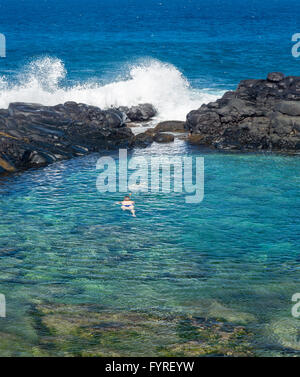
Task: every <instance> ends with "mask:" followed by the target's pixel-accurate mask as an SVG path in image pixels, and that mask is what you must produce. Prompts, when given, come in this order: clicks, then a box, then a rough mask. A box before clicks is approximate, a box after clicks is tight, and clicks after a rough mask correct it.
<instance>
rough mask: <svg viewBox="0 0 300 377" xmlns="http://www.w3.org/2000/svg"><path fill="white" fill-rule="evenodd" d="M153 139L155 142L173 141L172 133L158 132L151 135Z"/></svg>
mask: <svg viewBox="0 0 300 377" xmlns="http://www.w3.org/2000/svg"><path fill="white" fill-rule="evenodd" d="M153 140H154V141H156V142H157V143H171V142H172V141H174V135H172V134H167V133H163V132H159V133H157V134H156V135H155V136H154V137H153Z"/></svg>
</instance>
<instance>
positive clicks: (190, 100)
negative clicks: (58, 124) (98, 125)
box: [0, 57, 221, 120]
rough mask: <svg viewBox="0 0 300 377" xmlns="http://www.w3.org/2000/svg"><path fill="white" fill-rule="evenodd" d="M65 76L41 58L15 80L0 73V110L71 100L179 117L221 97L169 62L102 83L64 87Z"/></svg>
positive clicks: (151, 62)
mask: <svg viewBox="0 0 300 377" xmlns="http://www.w3.org/2000/svg"><path fill="white" fill-rule="evenodd" d="M66 75H67V72H66V69H65V67H64V64H63V62H62V61H61V60H59V59H55V58H50V57H44V58H41V59H37V60H34V61H33V62H31V63H30V64H29V65H28V66H26V67H25V68H24V69H23V70H22V72H20V73H19V74H18V76H17V84H16V83H14V84H12V83H10V82H9V81H8V80H7V79H6V78H5V76H2V77H1V76H0V108H7V107H8V105H9V103H10V102H34V103H41V104H43V105H56V104H59V103H64V102H66V101H76V102H82V103H86V104H89V105H95V106H99V107H100V108H103V109H105V108H108V107H111V106H132V105H137V104H139V103H146V102H148V103H152V104H153V105H154V106H155V107H156V108H157V110H158V118H159V119H160V120H164V119H174V120H175V119H178V120H184V119H185V117H186V114H187V113H188V112H189V111H190V110H192V109H197V108H199V107H200V106H201V104H203V103H207V102H211V101H214V100H216V99H217V98H218V97H219V96H220V95H221V93H216V94H209V93H208V92H206V91H204V90H202V91H201V90H195V89H193V88H192V87H191V86H190V84H189V82H188V81H187V79H186V78H185V77H184V76H183V75H182V73H181V72H180V71H179V70H178V69H177V68H176V67H175V66H173V65H171V64H166V63H162V62H160V61H158V60H152V59H151V60H148V61H146V62H143V63H139V64H136V65H132V66H131V67H129V68H128V72H127V74H126V75H125V77H126V78H124V79H120V78H119V79H117V80H115V81H113V82H111V83H109V84H106V85H100V84H99V82H97V83H95V82H94V83H93V82H88V83H85V84H75V85H73V86H72V87H65V86H63V85H62V84H61V82H62V80H63V79H65V77H66Z"/></svg>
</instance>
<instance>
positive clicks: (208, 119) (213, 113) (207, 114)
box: [186, 72, 300, 152]
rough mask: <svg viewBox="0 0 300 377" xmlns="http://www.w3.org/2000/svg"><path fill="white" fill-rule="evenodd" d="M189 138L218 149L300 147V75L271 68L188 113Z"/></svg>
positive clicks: (296, 148)
mask: <svg viewBox="0 0 300 377" xmlns="http://www.w3.org/2000/svg"><path fill="white" fill-rule="evenodd" d="M186 125H187V128H188V129H189V130H190V133H191V135H190V140H191V141H192V142H193V143H196V144H202V145H207V146H212V147H215V148H218V149H222V150H226V149H230V150H231V149H236V150H273V151H287V152H296V151H299V150H300V77H296V76H288V77H285V76H284V75H283V74H282V73H279V72H273V73H270V74H269V75H268V77H267V80H244V81H241V82H240V84H239V86H238V88H237V89H236V91H230V92H227V93H225V94H224V96H223V97H222V98H220V99H219V100H217V101H216V102H211V103H209V104H207V105H202V106H201V107H200V108H199V109H198V110H193V111H191V112H190V113H189V114H188V115H187V122H186Z"/></svg>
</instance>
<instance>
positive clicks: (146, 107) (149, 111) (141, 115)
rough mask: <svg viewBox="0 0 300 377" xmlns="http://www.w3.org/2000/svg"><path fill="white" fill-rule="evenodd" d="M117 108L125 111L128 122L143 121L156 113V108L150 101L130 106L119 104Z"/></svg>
mask: <svg viewBox="0 0 300 377" xmlns="http://www.w3.org/2000/svg"><path fill="white" fill-rule="evenodd" d="M118 110H120V111H122V112H123V113H125V114H126V116H127V118H128V121H130V122H145V121H147V120H149V119H151V118H153V117H154V116H155V115H156V114H157V111H156V109H155V108H154V107H153V106H152V105H151V104H150V103H144V104H140V105H138V106H132V107H130V108H128V107H126V106H121V107H119V108H118Z"/></svg>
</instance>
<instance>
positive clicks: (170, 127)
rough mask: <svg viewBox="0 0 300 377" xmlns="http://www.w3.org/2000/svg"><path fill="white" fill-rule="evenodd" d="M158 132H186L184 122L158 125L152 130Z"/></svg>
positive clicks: (170, 121)
mask: <svg viewBox="0 0 300 377" xmlns="http://www.w3.org/2000/svg"><path fill="white" fill-rule="evenodd" d="M154 130H155V131H158V132H166V131H167V132H186V131H187V130H186V125H185V122H183V121H179V120H168V121H164V122H160V123H158V125H157V126H156V127H155V128H154Z"/></svg>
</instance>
